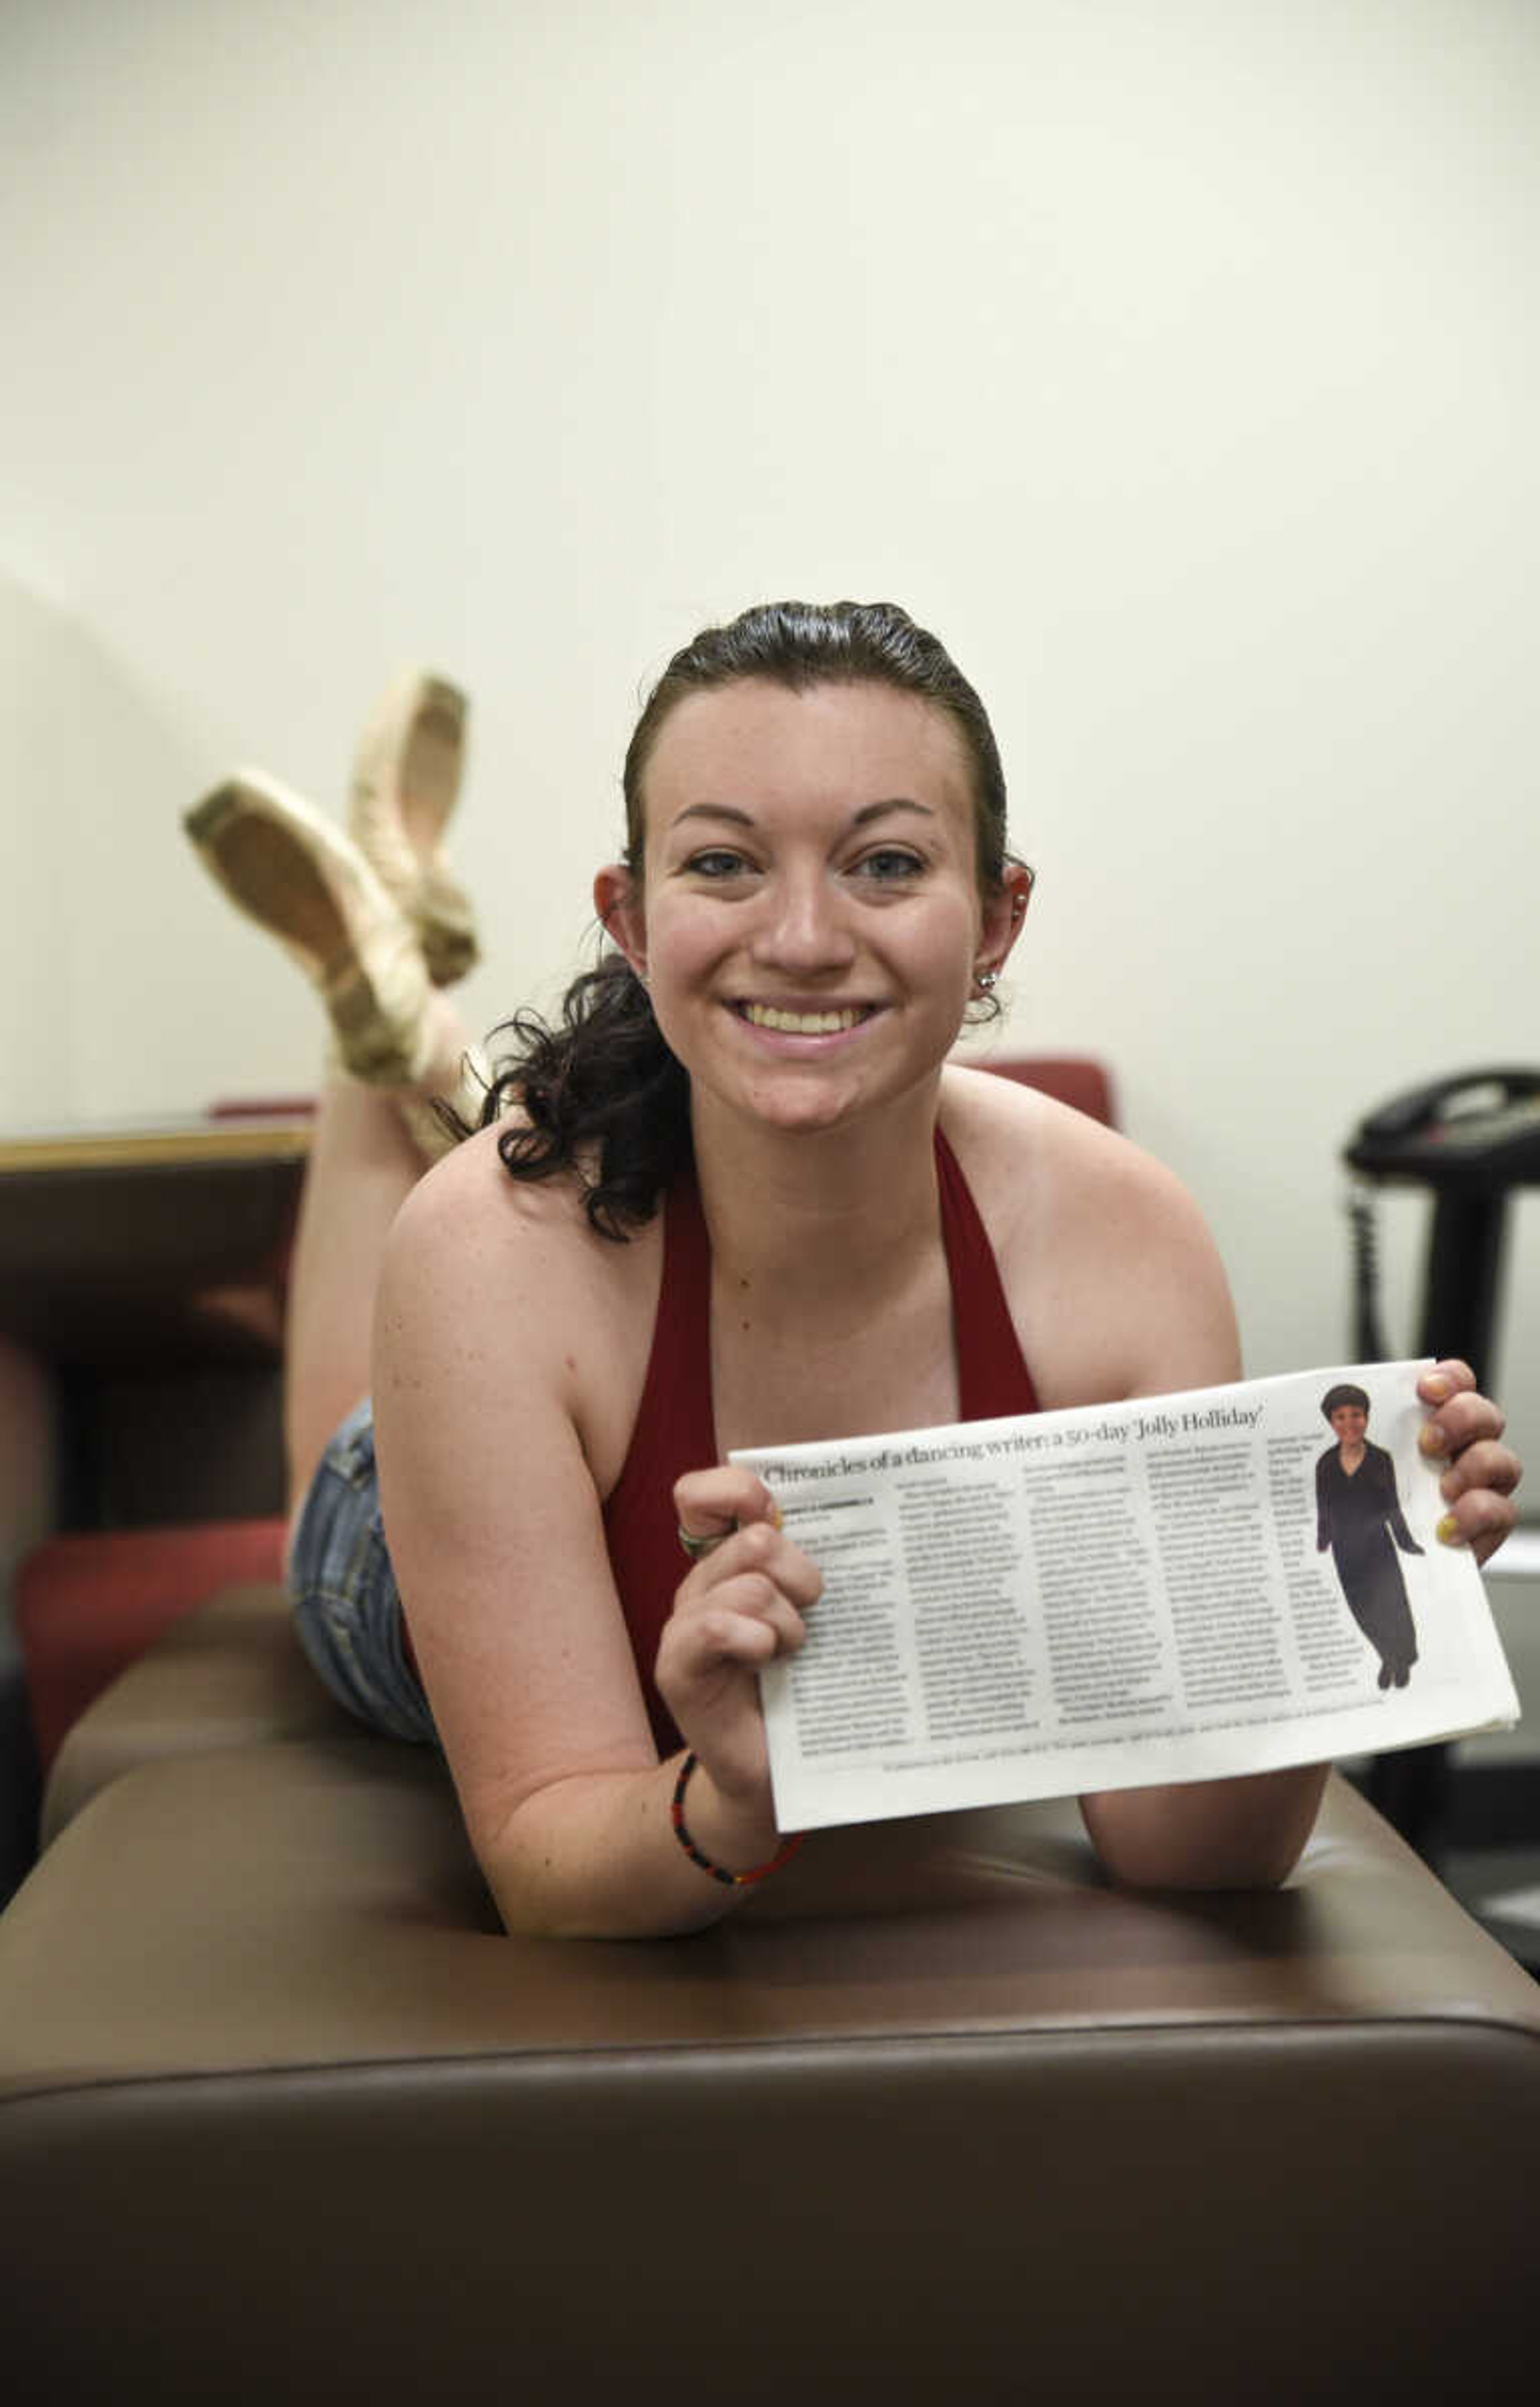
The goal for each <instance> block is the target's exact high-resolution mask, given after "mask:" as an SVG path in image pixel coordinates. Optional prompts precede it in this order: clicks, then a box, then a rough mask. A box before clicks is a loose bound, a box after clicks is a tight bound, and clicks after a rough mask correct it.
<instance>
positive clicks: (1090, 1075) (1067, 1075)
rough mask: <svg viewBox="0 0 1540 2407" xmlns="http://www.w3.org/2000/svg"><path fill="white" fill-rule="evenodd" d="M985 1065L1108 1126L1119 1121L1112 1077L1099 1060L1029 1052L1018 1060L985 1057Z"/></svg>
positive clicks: (1064, 1054)
mask: <svg viewBox="0 0 1540 2407" xmlns="http://www.w3.org/2000/svg"><path fill="white" fill-rule="evenodd" d="M984 1067H985V1068H986V1069H989V1070H993V1071H995V1072H996V1075H998V1076H999V1077H1002V1078H1015V1079H1017V1080H1019V1081H1020V1083H1021V1084H1022V1085H1023V1086H1024V1087H1036V1088H1037V1090H1038V1093H1039V1094H1043V1095H1052V1096H1053V1099H1054V1101H1055V1103H1060V1104H1073V1105H1074V1107H1075V1109H1076V1111H1078V1112H1086V1113H1088V1114H1089V1115H1090V1117H1091V1118H1092V1119H1094V1120H1100V1121H1101V1122H1102V1123H1103V1125H1104V1126H1105V1127H1107V1128H1116V1127H1117V1125H1118V1115H1117V1110H1116V1106H1115V1105H1114V1103H1113V1100H1112V1081H1111V1079H1110V1078H1109V1076H1108V1074H1107V1072H1106V1070H1105V1069H1104V1068H1103V1066H1102V1064H1101V1063H1100V1062H1099V1061H1088V1060H1085V1059H1083V1058H1081V1056H1079V1055H1077V1054H1073V1053H1028V1054H1024V1056H1023V1057H1022V1058H1021V1060H1019V1061H988V1062H986V1063H985V1064H984Z"/></svg>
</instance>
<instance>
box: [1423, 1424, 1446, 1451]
mask: <svg viewBox="0 0 1540 2407" xmlns="http://www.w3.org/2000/svg"><path fill="white" fill-rule="evenodd" d="M1417 1443H1418V1445H1419V1446H1420V1447H1421V1449H1422V1451H1423V1453H1424V1454H1448V1450H1449V1441H1448V1436H1447V1435H1446V1433H1445V1431H1443V1430H1441V1429H1440V1428H1439V1426H1438V1423H1437V1422H1436V1421H1428V1422H1426V1423H1425V1424H1424V1426H1423V1428H1422V1429H1421V1430H1420V1431H1419V1433H1418V1440H1417Z"/></svg>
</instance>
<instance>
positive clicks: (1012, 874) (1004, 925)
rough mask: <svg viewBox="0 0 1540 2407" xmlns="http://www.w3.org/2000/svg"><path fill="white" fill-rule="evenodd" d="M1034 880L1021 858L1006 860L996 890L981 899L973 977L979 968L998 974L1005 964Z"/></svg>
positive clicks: (1019, 929)
mask: <svg viewBox="0 0 1540 2407" xmlns="http://www.w3.org/2000/svg"><path fill="white" fill-rule="evenodd" d="M1036 883H1037V880H1036V877H1035V876H1034V875H1033V873H1032V871H1031V870H1030V869H1028V867H1027V865H1026V863H1025V862H1024V861H1008V862H1006V864H1005V869H1004V872H1003V874H1002V876H1001V878H1000V885H999V890H998V892H997V893H995V894H990V895H987V896H986V897H985V899H984V904H983V909H982V924H981V927H980V931H979V957H978V961H977V963H976V964H975V976H976V975H977V973H978V971H979V970H993V971H994V972H995V974H996V976H998V975H999V973H1000V971H1001V970H1002V969H1003V968H1004V967H1005V964H1006V962H1007V961H1009V960H1010V953H1011V949H1012V947H1013V946H1014V945H1015V942H1016V939H1017V937H1018V936H1019V935H1020V934H1021V933H1022V927H1023V924H1024V920H1025V919H1026V906H1027V904H1028V903H1030V901H1031V900H1032V889H1033V887H1034V886H1035V885H1036Z"/></svg>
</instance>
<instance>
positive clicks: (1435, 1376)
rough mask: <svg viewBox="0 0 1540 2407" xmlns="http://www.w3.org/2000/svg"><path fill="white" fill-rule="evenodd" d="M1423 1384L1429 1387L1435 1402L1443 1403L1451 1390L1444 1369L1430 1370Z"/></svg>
mask: <svg viewBox="0 0 1540 2407" xmlns="http://www.w3.org/2000/svg"><path fill="white" fill-rule="evenodd" d="M1422 1385H1423V1387H1424V1388H1425V1389H1427V1392H1428V1396H1429V1399H1430V1401H1431V1402H1432V1403H1435V1404H1441V1403H1444V1401H1445V1399H1446V1397H1447V1396H1448V1394H1449V1392H1450V1390H1449V1383H1448V1379H1446V1378H1445V1376H1444V1374H1443V1372H1442V1371H1433V1372H1430V1373H1429V1374H1428V1376H1427V1378H1425V1379H1424V1380H1423V1382H1422Z"/></svg>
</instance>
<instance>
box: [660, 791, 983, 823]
mask: <svg viewBox="0 0 1540 2407" xmlns="http://www.w3.org/2000/svg"><path fill="white" fill-rule="evenodd" d="M887 811H914V812H916V813H917V814H918V815H919V817H920V818H921V819H934V818H935V816H936V814H935V812H934V810H933V809H932V808H931V806H930V805H929V804H928V803H915V802H911V800H910V799H909V797H908V796H907V795H906V794H893V795H890V796H889V797H888V798H887V799H886V800H885V801H883V802H880V803H863V804H862V805H861V807H860V809H859V810H858V811H857V812H856V813H855V816H854V817H853V819H851V822H850V823H851V826H852V827H865V826H866V825H867V824H868V822H869V820H871V819H881V818H882V817H883V814H884V812H887ZM681 819H728V820H730V821H731V823H732V825H733V826H734V827H745V828H751V827H753V826H754V825H755V819H754V814H753V813H752V811H742V810H740V809H739V808H738V806H737V805H736V804H733V803H686V805H685V808H684V809H683V810H682V811H678V812H676V813H675V814H674V817H673V819H672V820H671V825H672V826H674V827H677V826H678V825H679V822H680V820H681Z"/></svg>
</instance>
